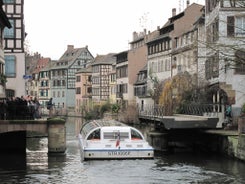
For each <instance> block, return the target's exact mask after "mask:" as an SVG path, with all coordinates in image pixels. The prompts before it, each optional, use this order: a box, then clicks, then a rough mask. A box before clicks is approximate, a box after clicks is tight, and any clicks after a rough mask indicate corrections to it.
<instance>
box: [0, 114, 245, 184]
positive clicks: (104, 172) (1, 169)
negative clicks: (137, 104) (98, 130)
mask: <svg viewBox="0 0 245 184" xmlns="http://www.w3.org/2000/svg"><path fill="white" fill-rule="evenodd" d="M80 127H81V121H80V119H78V118H70V119H68V121H67V123H66V131H67V140H66V141H67V151H66V154H65V155H60V156H50V155H48V150H47V144H48V140H47V137H42V138H31V139H28V141H27V152H26V155H24V156H23V155H15V156H14V155H13V156H11V155H1V156H0V183H52V184H56V183H64V184H70V183H86V184H94V183H95V184H96V183H99V184H101V183H102V184H103V183H105V184H108V183H117V184H118V183H119V184H120V183H123V184H124V183H127V184H128V183H129V184H130V183H132V184H135V183H140V184H141V183H147V184H148V183H166V184H172V183H173V184H185V183H186V184H190V183H207V184H209V183H210V184H211V183H217V184H226V183H227V184H228V183H229V184H230V183H234V184H240V183H243V181H245V175H244V172H245V164H244V163H243V162H239V161H236V160H231V159H227V158H222V157H220V156H211V155H198V154H191V153H176V154H172V155H160V156H156V157H155V159H152V160H104V161H87V162H81V161H80V153H79V149H78V140H77V134H78V132H79V130H80ZM137 128H138V127H137ZM141 128H143V127H141Z"/></svg>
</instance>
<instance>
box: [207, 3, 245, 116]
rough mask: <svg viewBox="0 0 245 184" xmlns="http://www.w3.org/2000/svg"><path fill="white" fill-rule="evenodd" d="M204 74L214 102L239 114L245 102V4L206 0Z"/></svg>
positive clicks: (234, 113)
mask: <svg viewBox="0 0 245 184" xmlns="http://www.w3.org/2000/svg"><path fill="white" fill-rule="evenodd" d="M205 17H206V36H207V39H206V57H207V60H206V63H205V72H206V73H205V77H206V79H207V80H208V82H209V84H210V88H213V91H214V96H213V99H214V101H216V102H217V103H222V104H225V105H226V104H231V105H232V107H233V115H234V116H236V115H239V113H240V109H241V106H242V105H243V104H244V103H245V45H244V39H245V3H244V1H243V0H241V1H239V0H238V1H231V0H222V1H218V0H206V16H205Z"/></svg>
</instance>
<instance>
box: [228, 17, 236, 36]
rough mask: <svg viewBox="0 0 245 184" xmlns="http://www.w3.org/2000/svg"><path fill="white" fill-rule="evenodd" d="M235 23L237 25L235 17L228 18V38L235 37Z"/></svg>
mask: <svg viewBox="0 0 245 184" xmlns="http://www.w3.org/2000/svg"><path fill="white" fill-rule="evenodd" d="M234 23H235V18H234V16H229V17H227V36H232V37H234V35H235V29H234V28H235V27H234Z"/></svg>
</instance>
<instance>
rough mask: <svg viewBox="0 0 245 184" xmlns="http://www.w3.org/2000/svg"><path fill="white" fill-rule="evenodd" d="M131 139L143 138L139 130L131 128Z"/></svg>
mask: <svg viewBox="0 0 245 184" xmlns="http://www.w3.org/2000/svg"><path fill="white" fill-rule="evenodd" d="M131 139H143V137H142V136H141V135H140V133H139V132H137V131H135V130H133V129H131Z"/></svg>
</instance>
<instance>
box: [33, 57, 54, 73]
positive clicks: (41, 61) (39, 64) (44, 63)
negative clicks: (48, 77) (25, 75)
mask: <svg viewBox="0 0 245 184" xmlns="http://www.w3.org/2000/svg"><path fill="white" fill-rule="evenodd" d="M50 60H51V59H50V58H40V59H39V60H38V61H37V65H36V68H35V70H34V71H33V73H39V72H40V71H41V69H43V68H45V67H46V66H47V65H48V63H49V61H50Z"/></svg>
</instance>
